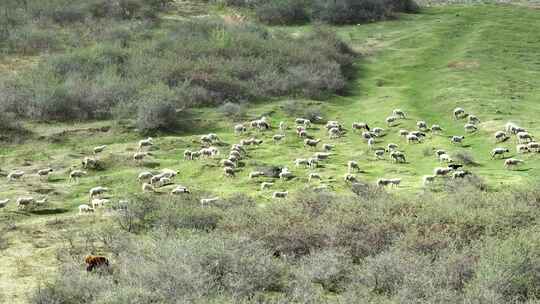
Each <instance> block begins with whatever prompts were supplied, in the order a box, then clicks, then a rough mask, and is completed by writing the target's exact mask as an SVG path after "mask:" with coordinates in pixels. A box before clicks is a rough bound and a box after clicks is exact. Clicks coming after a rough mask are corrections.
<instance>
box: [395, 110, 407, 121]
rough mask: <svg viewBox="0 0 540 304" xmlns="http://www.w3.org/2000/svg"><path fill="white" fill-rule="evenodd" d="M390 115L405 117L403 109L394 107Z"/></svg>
mask: <svg viewBox="0 0 540 304" xmlns="http://www.w3.org/2000/svg"><path fill="white" fill-rule="evenodd" d="M392 115H393V116H395V117H398V118H401V119H405V118H406V116H405V112H404V111H403V110H401V109H394V110H393V111H392Z"/></svg>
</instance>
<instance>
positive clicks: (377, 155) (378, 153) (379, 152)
mask: <svg viewBox="0 0 540 304" xmlns="http://www.w3.org/2000/svg"><path fill="white" fill-rule="evenodd" d="M384 153H385V151H384V149H378V150H375V153H374V155H375V158H376V159H381V158H384Z"/></svg>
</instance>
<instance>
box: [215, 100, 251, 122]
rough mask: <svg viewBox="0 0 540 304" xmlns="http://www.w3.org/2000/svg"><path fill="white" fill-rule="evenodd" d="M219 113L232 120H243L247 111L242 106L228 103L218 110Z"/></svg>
mask: <svg viewBox="0 0 540 304" xmlns="http://www.w3.org/2000/svg"><path fill="white" fill-rule="evenodd" d="M218 111H220V112H221V113H223V114H224V115H226V116H228V117H232V118H236V119H238V118H241V117H243V116H244V115H245V113H246V111H245V109H244V108H243V107H242V105H240V104H237V103H232V102H227V103H225V104H223V105H222V106H220V107H219V108H218Z"/></svg>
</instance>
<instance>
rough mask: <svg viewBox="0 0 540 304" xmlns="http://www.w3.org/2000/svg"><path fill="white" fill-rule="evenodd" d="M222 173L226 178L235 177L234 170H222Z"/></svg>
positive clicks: (229, 168) (227, 168) (228, 168)
mask: <svg viewBox="0 0 540 304" xmlns="http://www.w3.org/2000/svg"><path fill="white" fill-rule="evenodd" d="M223 173H224V174H225V176H226V177H234V175H235V172H234V168H231V167H225V168H223Z"/></svg>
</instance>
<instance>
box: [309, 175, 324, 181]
mask: <svg viewBox="0 0 540 304" xmlns="http://www.w3.org/2000/svg"><path fill="white" fill-rule="evenodd" d="M313 179H318V180H321V179H322V178H321V175H320V174H319V173H310V174H309V175H308V181H309V182H311V180H313Z"/></svg>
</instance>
